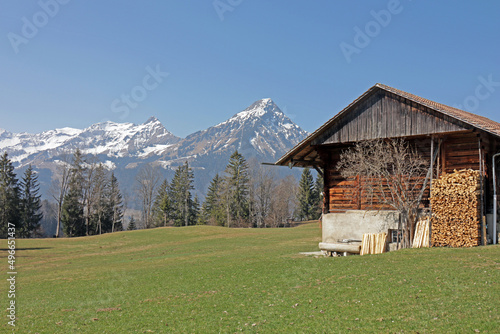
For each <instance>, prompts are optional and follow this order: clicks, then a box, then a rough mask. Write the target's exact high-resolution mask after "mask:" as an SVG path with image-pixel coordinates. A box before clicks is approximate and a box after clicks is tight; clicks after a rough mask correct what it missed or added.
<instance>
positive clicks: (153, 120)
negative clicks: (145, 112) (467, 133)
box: [144, 116, 160, 124]
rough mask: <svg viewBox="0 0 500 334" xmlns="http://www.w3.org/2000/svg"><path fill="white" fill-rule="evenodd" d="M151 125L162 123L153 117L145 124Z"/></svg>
mask: <svg viewBox="0 0 500 334" xmlns="http://www.w3.org/2000/svg"><path fill="white" fill-rule="evenodd" d="M149 123H160V121H159V120H158V118H156V117H155V116H151V117H149V118H148V120H147V121H146V122H144V124H149Z"/></svg>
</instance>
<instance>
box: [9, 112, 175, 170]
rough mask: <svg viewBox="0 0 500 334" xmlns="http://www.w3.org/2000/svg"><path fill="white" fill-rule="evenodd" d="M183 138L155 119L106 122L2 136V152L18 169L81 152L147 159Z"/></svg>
mask: <svg viewBox="0 0 500 334" xmlns="http://www.w3.org/2000/svg"><path fill="white" fill-rule="evenodd" d="M179 140H181V139H180V138H178V137H176V136H174V135H173V134H172V133H170V132H169V131H168V130H167V129H165V127H164V126H163V125H162V124H161V123H160V121H159V120H158V119H156V118H155V117H151V118H150V119H149V120H148V121H146V122H145V123H144V124H140V125H135V124H132V123H114V122H104V123H97V124H94V125H92V126H90V127H88V128H86V129H84V130H79V129H73V128H62V129H55V130H49V131H45V132H42V133H39V134H29V133H18V134H13V133H10V132H8V131H3V132H0V151H7V153H8V154H9V156H10V158H11V160H12V161H13V162H15V163H18V164H19V165H23V164H25V163H32V162H33V161H34V160H40V159H50V158H51V157H55V156H57V155H60V154H62V153H65V152H72V151H74V150H75V149H77V148H79V149H80V150H81V151H82V152H83V153H84V154H95V155H100V154H104V155H107V156H109V157H115V158H119V157H130V156H142V157H147V156H149V155H151V154H155V153H158V152H159V151H163V150H164V149H165V148H166V147H168V146H169V145H172V144H175V143H177V142H178V141H179Z"/></svg>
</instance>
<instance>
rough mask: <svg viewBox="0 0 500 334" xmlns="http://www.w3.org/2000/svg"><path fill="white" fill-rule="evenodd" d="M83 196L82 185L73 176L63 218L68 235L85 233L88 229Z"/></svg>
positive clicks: (63, 208) (65, 201) (63, 210)
mask: <svg viewBox="0 0 500 334" xmlns="http://www.w3.org/2000/svg"><path fill="white" fill-rule="evenodd" d="M81 197H82V192H81V186H80V185H79V184H78V181H77V179H76V178H71V180H70V183H69V190H68V193H67V194H66V196H65V197H64V203H63V207H62V219H61V221H62V223H63V231H64V234H65V235H66V236H67V237H78V236H82V235H85V232H86V229H85V221H84V217H83V205H82V203H81V201H82V198H81Z"/></svg>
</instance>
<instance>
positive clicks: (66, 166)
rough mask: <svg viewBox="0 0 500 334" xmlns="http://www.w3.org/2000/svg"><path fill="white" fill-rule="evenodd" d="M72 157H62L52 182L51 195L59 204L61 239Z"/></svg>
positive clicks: (58, 217) (58, 224)
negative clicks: (63, 208)
mask: <svg viewBox="0 0 500 334" xmlns="http://www.w3.org/2000/svg"><path fill="white" fill-rule="evenodd" d="M70 161H71V157H70V156H69V155H68V154H63V155H61V159H60V160H59V161H58V162H57V167H56V171H55V173H54V178H53V180H52V185H51V188H50V193H51V195H52V198H54V200H55V201H56V204H57V227H56V238H58V237H59V231H60V230H61V217H62V205H63V202H64V196H66V193H67V192H68V186H69V179H70V176H71V163H70Z"/></svg>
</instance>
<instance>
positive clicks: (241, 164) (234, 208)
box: [224, 151, 250, 227]
mask: <svg viewBox="0 0 500 334" xmlns="http://www.w3.org/2000/svg"><path fill="white" fill-rule="evenodd" d="M225 173H226V176H225V177H224V195H225V200H226V214H227V217H226V218H227V226H228V227H229V226H230V223H231V221H236V222H237V223H238V224H242V223H245V222H248V216H249V210H248V192H249V182H250V177H249V175H248V165H247V163H246V160H245V158H244V157H243V155H241V154H239V153H238V151H235V152H234V153H233V154H232V155H231V157H230V158H229V163H228V165H227V167H226V170H225Z"/></svg>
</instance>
